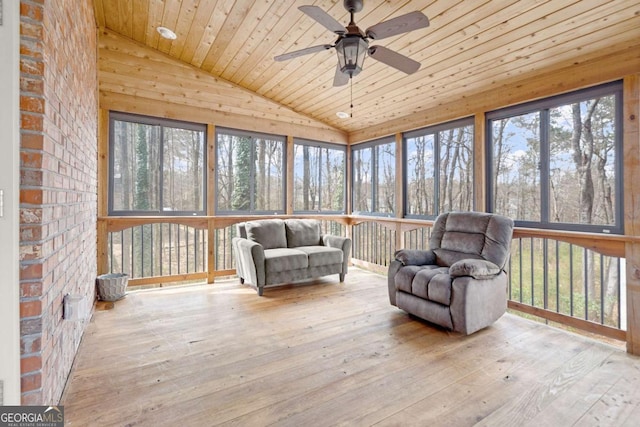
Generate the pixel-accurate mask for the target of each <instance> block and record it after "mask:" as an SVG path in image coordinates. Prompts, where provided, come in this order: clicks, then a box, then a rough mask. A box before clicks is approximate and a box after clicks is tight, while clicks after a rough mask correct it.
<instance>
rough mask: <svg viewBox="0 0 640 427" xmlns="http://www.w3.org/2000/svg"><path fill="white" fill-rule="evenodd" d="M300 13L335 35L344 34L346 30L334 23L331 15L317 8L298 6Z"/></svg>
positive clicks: (336, 22)
mask: <svg viewBox="0 0 640 427" xmlns="http://www.w3.org/2000/svg"><path fill="white" fill-rule="evenodd" d="M298 9H300V10H301V11H302V12H304V13H306V14H307V15H308V16H309V17H311V18H313V19H314V20H315V21H316V22H317V23H319V24H321V25H323V26H324V27H325V28H326V29H328V30H329V31H331V32H334V33H336V34H345V33H346V32H347V29H346V28H344V26H342V24H341V23H339V22H338V21H336V20H335V19H334V18H333V17H332V16H331V15H329V14H328V13H327V12H325V11H324V10H322V9H320V8H319V7H318V6H300V7H298Z"/></svg>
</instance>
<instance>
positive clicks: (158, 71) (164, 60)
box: [99, 30, 347, 143]
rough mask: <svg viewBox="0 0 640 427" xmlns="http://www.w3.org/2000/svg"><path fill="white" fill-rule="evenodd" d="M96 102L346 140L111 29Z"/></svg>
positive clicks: (105, 37) (102, 46)
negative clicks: (98, 100) (98, 99)
mask: <svg viewBox="0 0 640 427" xmlns="http://www.w3.org/2000/svg"><path fill="white" fill-rule="evenodd" d="M99 80H100V107H101V108H103V109H107V110H118V111H127V112H132V113H139V114H148V115H154V116H159V117H168V118H174V119H180V120H189V121H197V122H201V123H213V124H215V125H219V126H227V127H235V128H241V129H245V130H255V131H260V132H267V133H275V134H279V135H292V136H299V137H304V138H310V139H316V140H322V141H327V142H337V143H346V141H347V135H346V132H344V131H341V130H338V129H335V128H332V127H331V126H329V125H326V124H324V123H321V122H319V121H317V120H314V119H312V118H310V117H307V116H304V115H302V114H299V113H297V112H295V111H293V110H291V109H289V108H287V107H284V106H282V105H280V104H277V103H276V102H273V101H271V100H269V99H267V98H264V97H261V96H259V95H257V94H254V93H251V92H250V91H248V90H246V89H243V88H240V87H238V86H235V85H234V84H232V83H229V82H227V81H224V80H223V79H220V78H216V77H214V76H212V75H210V74H207V73H205V72H203V71H201V70H199V69H197V68H194V67H192V66H190V65H187V64H184V63H182V62H180V61H178V60H176V59H174V58H171V57H169V56H167V55H165V54H163V53H160V52H158V51H154V50H152V49H150V48H148V47H146V46H143V45H141V44H139V43H136V42H133V41H131V40H128V39H126V38H124V37H122V36H119V35H117V34H115V33H113V32H111V31H108V30H105V31H102V32H101V33H100V39H99Z"/></svg>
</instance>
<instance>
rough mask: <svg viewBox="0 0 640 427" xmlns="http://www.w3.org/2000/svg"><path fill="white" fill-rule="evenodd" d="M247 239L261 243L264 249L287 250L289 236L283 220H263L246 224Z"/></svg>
mask: <svg viewBox="0 0 640 427" xmlns="http://www.w3.org/2000/svg"><path fill="white" fill-rule="evenodd" d="M245 229H246V231H247V239H249V240H252V241H254V242H257V243H260V244H261V245H262V247H263V248H264V249H273V248H286V247H287V234H286V233H285V230H284V221H283V220H281V219H263V220H258V221H248V222H246V223H245Z"/></svg>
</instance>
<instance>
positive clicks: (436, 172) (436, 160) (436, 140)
mask: <svg viewBox="0 0 640 427" xmlns="http://www.w3.org/2000/svg"><path fill="white" fill-rule="evenodd" d="M440 213H441V212H440V132H434V133H433V214H434V215H435V216H437V215H439V214H440Z"/></svg>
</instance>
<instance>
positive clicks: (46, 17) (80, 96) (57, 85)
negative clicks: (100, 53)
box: [20, 0, 98, 405]
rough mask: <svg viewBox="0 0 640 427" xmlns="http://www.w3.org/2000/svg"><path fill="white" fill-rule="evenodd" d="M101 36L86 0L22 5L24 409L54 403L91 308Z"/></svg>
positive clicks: (24, 0)
mask: <svg viewBox="0 0 640 427" xmlns="http://www.w3.org/2000/svg"><path fill="white" fill-rule="evenodd" d="M96 46H97V33H96V28H95V18H94V14H93V8H92V2H90V1H87V0H63V1H61V0H21V3H20V111H21V114H20V115H21V124H20V128H21V129H20V133H21V147H20V157H21V158H20V170H21V177H20V178H21V183H20V336H21V387H22V402H23V404H33V405H38V404H42V405H44V404H57V403H58V401H59V399H60V397H61V394H62V391H63V388H64V385H65V382H66V380H67V377H68V375H69V372H70V369H71V365H72V362H73V359H74V357H75V354H76V351H77V348H78V345H79V344H80V339H81V338H82V334H83V332H84V328H85V326H86V321H83V322H72V321H67V320H63V318H62V305H63V304H62V301H63V297H64V295H65V294H68V293H69V294H74V295H83V296H85V298H84V301H85V304H86V306H85V307H86V308H87V311H89V310H90V309H91V307H92V306H93V300H94V295H95V277H96V212H97V205H96V203H97V182H96V180H97V136H96V128H97V111H98V110H97V108H98V107H97V103H98V101H97V58H96Z"/></svg>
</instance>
